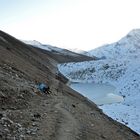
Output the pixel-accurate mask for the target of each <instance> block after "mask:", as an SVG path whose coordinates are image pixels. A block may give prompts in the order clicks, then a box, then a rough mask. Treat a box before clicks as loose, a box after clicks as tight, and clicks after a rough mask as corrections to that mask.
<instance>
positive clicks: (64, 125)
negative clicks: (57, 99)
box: [55, 103, 79, 140]
mask: <svg viewBox="0 0 140 140" xmlns="http://www.w3.org/2000/svg"><path fill="white" fill-rule="evenodd" d="M55 107H56V109H57V110H58V111H60V113H61V114H62V116H63V117H62V118H61V119H63V120H62V121H61V122H60V126H59V127H60V128H59V130H58V137H57V139H58V140H76V139H78V137H79V136H78V135H79V128H78V126H79V122H78V121H77V120H76V119H75V118H74V116H72V114H71V113H70V112H69V111H67V110H66V109H65V108H63V107H62V106H61V103H58V104H56V105H55Z"/></svg>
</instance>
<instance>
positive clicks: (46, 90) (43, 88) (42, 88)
mask: <svg viewBox="0 0 140 140" xmlns="http://www.w3.org/2000/svg"><path fill="white" fill-rule="evenodd" d="M38 89H39V90H40V91H41V92H43V93H46V94H50V93H51V91H50V87H49V86H48V85H47V84H44V83H39V84H38Z"/></svg>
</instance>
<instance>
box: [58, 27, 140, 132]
mask: <svg viewBox="0 0 140 140" xmlns="http://www.w3.org/2000/svg"><path fill="white" fill-rule="evenodd" d="M88 55H91V56H92V55H94V56H97V57H99V58H102V57H104V58H105V59H100V60H96V61H86V62H81V63H68V64H63V65H59V70H60V72H62V73H63V74H64V75H65V76H66V77H68V78H69V79H70V80H74V81H75V80H77V81H82V82H94V83H110V84H112V85H113V86H115V87H116V90H117V93H118V94H120V95H122V96H123V97H124V102H122V103H115V104H110V105H103V106H99V107H100V108H101V109H103V111H104V112H105V113H106V114H108V115H109V116H110V117H112V118H113V119H115V120H117V121H119V122H121V123H123V124H125V125H127V126H128V127H130V128H131V129H133V130H134V131H136V132H138V133H139V134H140V29H135V30H132V31H131V32H129V33H128V34H127V35H126V36H125V37H123V38H122V39H121V40H119V41H118V42H115V43H113V44H109V45H105V46H102V47H99V48H97V49H94V50H92V51H90V52H88Z"/></svg>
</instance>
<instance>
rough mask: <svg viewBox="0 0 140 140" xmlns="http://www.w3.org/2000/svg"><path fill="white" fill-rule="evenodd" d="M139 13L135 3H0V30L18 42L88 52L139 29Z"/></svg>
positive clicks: (120, 0) (114, 0)
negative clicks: (43, 44) (28, 41)
mask: <svg viewBox="0 0 140 140" xmlns="http://www.w3.org/2000/svg"><path fill="white" fill-rule="evenodd" d="M139 13H140V8H139V0H0V27H1V30H3V31H5V32H8V33H9V34H11V35H13V36H15V37H17V38H19V39H23V40H38V41H40V42H42V43H45V44H52V45H56V46H58V47H63V48H79V49H84V50H89V49H93V48H95V47H98V46H101V45H103V44H106V43H111V42H114V41H117V40H119V39H120V38H121V37H123V36H124V35H125V34H127V33H128V32H129V31H130V30H131V29H134V28H139V27H140V19H139Z"/></svg>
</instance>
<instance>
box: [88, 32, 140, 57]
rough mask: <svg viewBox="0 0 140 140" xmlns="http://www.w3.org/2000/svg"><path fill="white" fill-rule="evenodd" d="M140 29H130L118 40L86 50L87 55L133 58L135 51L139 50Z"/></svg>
mask: <svg viewBox="0 0 140 140" xmlns="http://www.w3.org/2000/svg"><path fill="white" fill-rule="evenodd" d="M139 49H140V29H134V30H132V31H130V32H129V33H128V34H127V35H126V36H125V37H123V38H122V39H120V40H119V41H118V42H115V43H112V44H107V45H104V46H101V47H99V48H96V49H93V50H91V51H89V52H88V55H89V56H92V55H94V56H97V57H99V58H102V57H105V58H122V57H131V58H134V57H135V56H136V53H139V52H140V50H139Z"/></svg>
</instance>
